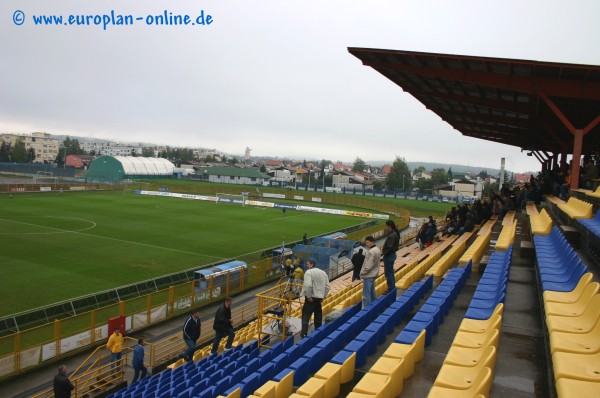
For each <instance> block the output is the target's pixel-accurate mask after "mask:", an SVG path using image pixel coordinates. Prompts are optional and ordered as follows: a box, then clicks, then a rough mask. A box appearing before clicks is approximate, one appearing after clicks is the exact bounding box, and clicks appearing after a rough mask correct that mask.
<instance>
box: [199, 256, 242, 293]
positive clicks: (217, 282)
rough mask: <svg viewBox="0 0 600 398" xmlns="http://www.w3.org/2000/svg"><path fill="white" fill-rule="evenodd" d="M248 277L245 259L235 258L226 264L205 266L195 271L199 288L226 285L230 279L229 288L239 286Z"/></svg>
mask: <svg viewBox="0 0 600 398" xmlns="http://www.w3.org/2000/svg"><path fill="white" fill-rule="evenodd" d="M247 279H248V265H247V264H246V263H245V262H244V261H239V260H234V261H230V262H227V263H224V264H220V265H217V266H214V267H212V268H205V269H201V270H198V271H195V272H194V286H195V287H196V289H197V290H204V289H208V287H209V286H210V284H211V282H212V286H213V287H217V286H225V285H227V281H228V280H229V288H233V289H235V288H238V287H240V286H241V285H242V284H243V283H244V282H245V281H246V280H247Z"/></svg>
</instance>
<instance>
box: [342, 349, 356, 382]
mask: <svg viewBox="0 0 600 398" xmlns="http://www.w3.org/2000/svg"><path fill="white" fill-rule="evenodd" d="M341 366H342V368H341V370H340V383H341V384H346V383H349V382H351V381H352V379H353V378H354V369H355V367H356V353H355V352H353V353H352V355H350V356H349V357H348V358H347V359H346V360H345V361H344V363H343V364H342V365H341Z"/></svg>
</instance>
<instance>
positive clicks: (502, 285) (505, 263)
mask: <svg viewBox="0 0 600 398" xmlns="http://www.w3.org/2000/svg"><path fill="white" fill-rule="evenodd" d="M512 250H513V246H512V245H510V246H509V248H508V250H507V251H505V252H498V251H496V252H494V253H492V255H491V256H490V259H489V261H488V264H487V266H486V267H485V271H484V272H483V275H482V276H481V279H479V283H478V284H477V287H476V288H475V293H474V294H473V297H472V298H471V302H470V303H469V307H468V308H467V312H466V314H465V318H469V319H479V320H485V319H489V317H490V316H491V314H492V313H493V312H494V310H495V309H496V307H497V306H498V304H500V303H504V298H505V296H506V287H507V284H508V275H509V272H510V264H511V261H512Z"/></svg>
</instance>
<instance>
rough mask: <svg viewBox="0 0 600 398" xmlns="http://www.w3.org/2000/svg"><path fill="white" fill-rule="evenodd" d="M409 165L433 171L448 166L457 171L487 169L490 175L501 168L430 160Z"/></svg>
mask: <svg viewBox="0 0 600 398" xmlns="http://www.w3.org/2000/svg"><path fill="white" fill-rule="evenodd" d="M407 164H408V167H410V169H411V170H414V169H416V168H417V167H420V166H423V167H425V170H428V171H431V170H433V169H444V170H448V168H450V167H451V168H452V171H453V172H456V173H474V174H479V173H480V172H481V171H484V170H485V171H486V172H487V173H488V175H490V176H495V175H499V174H500V169H493V168H490V167H479V166H471V165H464V164H448V163H428V162H407ZM509 172H510V170H509Z"/></svg>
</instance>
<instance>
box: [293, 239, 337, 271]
mask: <svg viewBox="0 0 600 398" xmlns="http://www.w3.org/2000/svg"><path fill="white" fill-rule="evenodd" d="M293 251H294V256H296V257H297V258H299V259H300V264H301V265H302V266H303V267H304V266H305V264H306V261H307V260H308V259H309V258H311V257H312V258H314V259H315V260H317V268H320V269H322V270H327V269H329V267H330V266H333V265H337V264H338V263H339V259H340V258H343V257H346V256H347V254H348V253H347V252H345V251H340V250H339V249H336V248H333V247H322V246H315V245H302V244H299V245H296V246H294V250H293Z"/></svg>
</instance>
